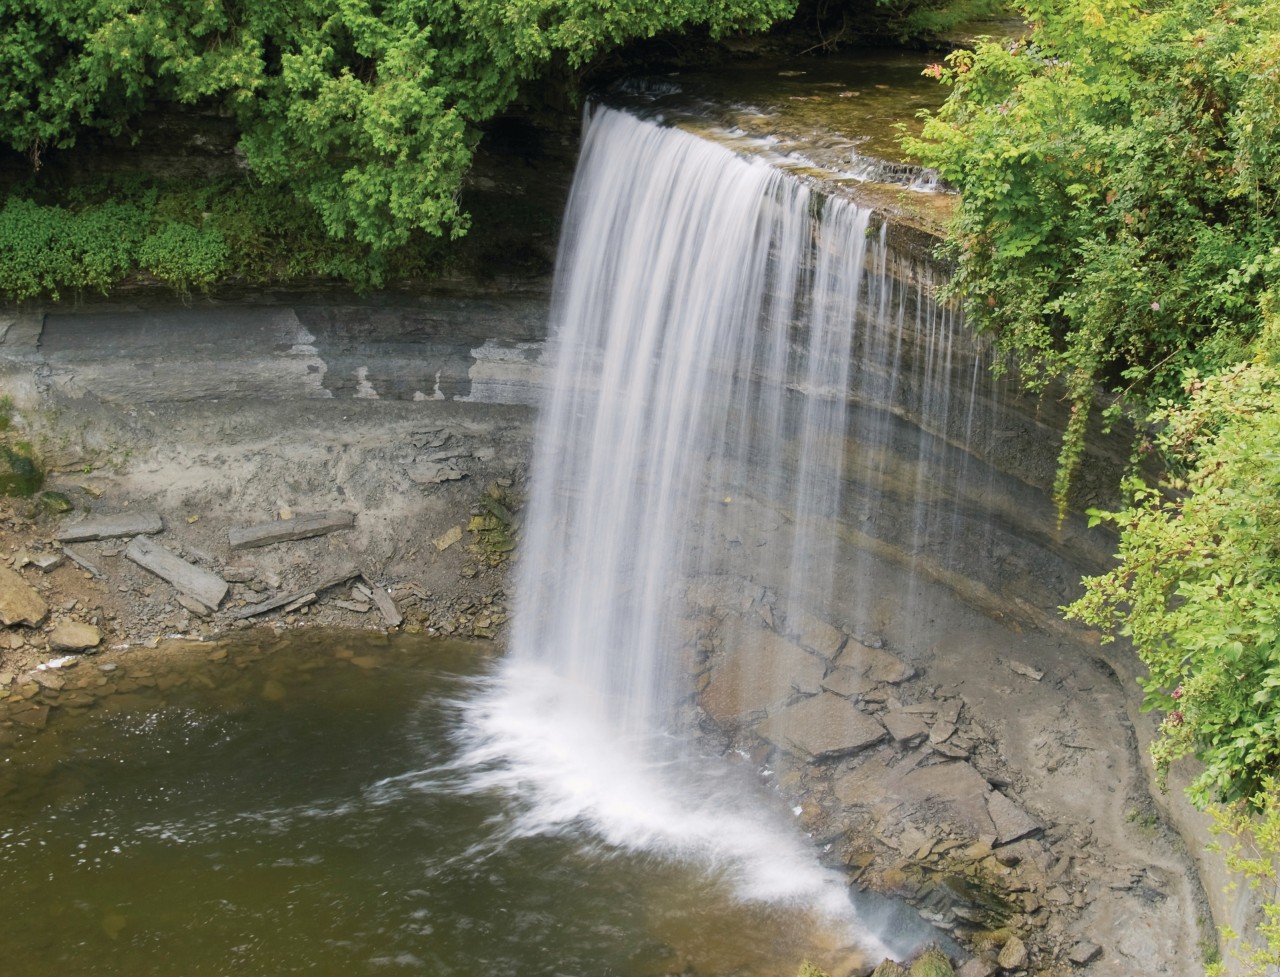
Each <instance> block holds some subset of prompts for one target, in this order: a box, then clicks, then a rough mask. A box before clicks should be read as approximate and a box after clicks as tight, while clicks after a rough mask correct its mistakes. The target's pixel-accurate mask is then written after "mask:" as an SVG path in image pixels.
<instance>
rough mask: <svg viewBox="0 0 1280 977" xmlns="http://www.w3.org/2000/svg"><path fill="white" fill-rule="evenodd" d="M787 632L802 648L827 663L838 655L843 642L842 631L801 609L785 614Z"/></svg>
mask: <svg viewBox="0 0 1280 977" xmlns="http://www.w3.org/2000/svg"><path fill="white" fill-rule="evenodd" d="M787 631H788V633H789V634H790V635H791V636H792V637H794V638H795V639H796V641H798V642H799V643H800V644H801V645H802V646H803V647H805V648H808V649H809V650H810V651H812V652H813V653H814V654H816V655H821V656H822V657H823V658H825V659H826V660H827V661H830V660H831V659H833V658H835V656H836V655H837V654H839V652H840V649H841V648H842V647H843V646H844V642H845V634H844V632H843V631H841V630H840V629H839V628H837V627H835V626H834V625H832V624H829V623H827V622H826V621H824V620H822V618H820V617H818V616H817V615H815V614H811V613H810V612H809V611H806V610H802V609H798V610H794V611H791V612H789V613H788V614H787Z"/></svg>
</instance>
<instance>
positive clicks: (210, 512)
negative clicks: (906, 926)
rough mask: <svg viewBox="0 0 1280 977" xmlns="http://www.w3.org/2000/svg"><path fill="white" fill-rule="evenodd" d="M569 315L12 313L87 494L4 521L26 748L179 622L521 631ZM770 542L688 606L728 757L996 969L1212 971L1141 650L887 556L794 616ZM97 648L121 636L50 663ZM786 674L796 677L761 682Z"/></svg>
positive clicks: (369, 310) (19, 421)
mask: <svg viewBox="0 0 1280 977" xmlns="http://www.w3.org/2000/svg"><path fill="white" fill-rule="evenodd" d="M544 309H545V300H544V299H540V298H536V297H530V298H510V297H507V298H501V299H499V298H493V297H489V298H483V297H482V298H481V299H480V300H478V301H474V302H458V301H454V300H452V299H448V298H447V297H446V298H441V297H438V296H418V297H403V296H402V297H398V298H397V299H396V300H395V304H391V303H388V302H385V301H384V304H382V305H379V304H377V303H365V304H361V303H355V302H343V301H341V300H337V301H335V300H334V299H333V297H324V298H321V299H310V298H305V297H299V296H276V297H274V298H273V300H272V301H269V302H264V301H263V299H262V297H261V296H259V297H257V298H256V299H255V301H254V303H253V304H251V305H246V304H244V303H242V302H236V301H225V302H221V303H217V302H214V303H201V304H199V305H197V306H195V307H186V308H181V307H172V306H170V307H168V308H160V309H156V308H151V307H148V306H146V305H145V303H144V304H138V305H134V306H132V307H129V306H124V307H122V306H121V305H119V304H113V305H109V306H104V307H101V308H97V309H94V308H89V309H81V310H78V311H76V312H75V313H74V314H61V313H60V312H58V311H57V310H54V311H53V312H52V313H51V314H40V315H35V314H28V315H24V316H15V317H13V318H11V319H10V320H9V323H8V325H7V327H6V328H5V330H4V334H3V339H2V340H0V382H3V386H4V391H5V392H6V393H7V394H8V395H9V396H11V397H12V398H13V400H14V403H15V406H16V408H17V412H16V415H15V421H14V423H15V430H14V436H15V437H21V438H23V439H26V440H29V441H31V442H33V443H34V444H35V445H36V447H37V448H38V454H39V455H40V456H41V458H42V459H43V461H44V464H45V465H46V466H47V468H48V478H47V488H49V489H51V490H54V491H56V492H57V493H59V497H60V498H61V499H63V500H65V503H66V505H68V506H69V507H70V509H69V511H65V512H62V511H57V510H58V509H61V508H63V507H64V506H63V505H62V504H58V505H45V504H42V503H41V502H40V501H39V499H38V498H37V499H33V500H30V501H12V502H6V503H5V504H4V508H3V511H2V512H0V564H5V566H4V568H3V569H4V572H3V573H0V577H2V578H3V581H0V588H3V589H4V590H5V591H6V592H7V593H9V594H10V595H13V596H11V597H9V598H3V599H0V604H2V605H3V607H4V608H5V610H4V614H6V615H8V616H6V617H5V618H4V620H5V621H6V627H5V629H4V631H3V633H2V634H0V637H2V638H3V640H2V641H0V680H3V681H2V682H0V693H2V695H3V702H0V709H3V710H4V715H3V718H0V726H2V727H3V735H4V736H5V737H13V736H20V735H31V734H32V730H33V729H38V728H39V727H41V726H44V725H47V724H50V723H53V724H56V723H57V721H58V715H59V710H67V709H83V708H91V707H92V704H93V702H94V701H95V698H96V697H97V696H98V694H99V693H98V692H97V691H95V690H100V689H101V688H103V687H104V682H105V686H109V687H111V688H113V689H115V690H117V691H118V684H119V683H116V682H113V681H111V673H110V672H104V671H102V669H101V668H100V667H99V666H103V667H106V666H115V667H116V668H123V669H125V670H126V673H127V672H128V671H129V670H130V669H131V668H132V665H131V661H134V659H132V658H131V656H135V655H139V656H140V655H144V654H146V655H148V656H149V654H150V653H146V652H144V651H143V650H141V649H144V648H145V647H146V646H148V645H156V644H158V643H160V642H162V641H164V640H165V639H167V638H169V637H173V636H177V637H181V638H186V639H193V640H197V641H203V640H206V639H209V638H212V637H215V636H217V635H222V634H229V633H234V632H237V631H240V630H245V629H252V628H269V629H291V628H313V627H324V628H343V629H361V630H366V631H368V632H371V633H377V632H381V631H384V630H386V629H388V628H400V629H404V630H410V631H421V632H423V633H427V634H441V635H460V636H477V637H481V638H489V639H492V640H495V641H496V642H497V643H498V645H501V643H502V640H503V638H504V630H505V628H506V626H507V625H506V618H507V615H508V613H509V595H508V577H509V574H508V570H509V560H510V558H511V555H512V552H513V547H516V545H517V544H516V540H517V539H518V535H519V520H520V510H519V506H520V499H521V495H522V493H523V490H524V479H525V471H526V466H527V464H528V460H529V451H530V444H531V437H532V434H531V431H532V426H531V421H532V415H531V411H530V409H529V406H528V405H529V404H530V403H532V402H534V401H535V400H536V397H537V385H538V359H539V357H540V355H541V345H540V343H541V339H542V335H543V333H544V332H545V325H544V323H543V321H542V318H541V316H543V315H544V314H545V312H544V311H542V310H544ZM748 504H758V503H752V502H751V501H750V500H747V499H740V500H737V501H735V502H734V503H733V505H734V506H744V505H748ZM776 522H777V517H776V516H774V517H772V518H766V517H765V516H764V515H763V514H762V515H761V517H760V518H754V517H753V518H749V519H747V520H746V521H745V525H747V526H749V527H751V531H752V532H753V533H761V534H765V533H767V532H768V531H769V530H768V527H769V526H770V525H773V524H776ZM113 525H114V526H115V527H116V530H119V531H120V532H119V533H117V532H116V531H115V530H111V529H110V527H111V526H113ZM104 526H105V527H106V529H107V531H105V532H104ZM93 537H96V538H93ZM137 540H144V541H146V542H144V543H142V544H140V545H139V544H138V543H137V542H136V541H137ZM253 542H258V543H260V544H261V545H246V543H253ZM755 542H757V541H756V540H754V539H747V538H736V537H735V539H734V540H726V543H727V546H726V552H727V553H731V554H734V556H733V557H732V558H731V559H728V560H727V561H726V567H725V573H724V575H723V576H720V577H715V578H709V579H706V580H703V581H700V582H699V583H698V584H697V585H696V586H695V587H694V588H693V590H692V592H691V594H690V601H691V608H690V618H689V635H688V638H689V644H688V647H687V651H688V655H687V658H688V661H689V668H690V670H691V671H692V673H693V674H694V676H695V678H696V684H697V687H698V688H699V691H700V697H699V700H698V703H697V708H698V709H699V710H701V711H700V712H699V713H696V714H694V716H693V718H695V719H699V720H700V721H701V723H702V725H703V727H704V729H705V731H706V735H707V737H708V740H707V742H708V745H709V746H711V747H712V748H715V749H718V750H722V751H725V752H726V753H727V754H728V755H730V756H734V755H738V754H742V755H745V756H746V757H749V758H750V762H751V763H752V764H753V765H754V768H755V769H761V770H767V771H769V773H768V774H766V776H767V777H768V778H770V779H771V780H772V782H773V783H775V784H776V786H777V789H778V790H779V791H780V792H781V793H782V794H783V795H784V796H785V797H786V798H787V799H788V802H789V803H793V804H794V805H795V806H796V807H798V808H799V810H800V815H799V817H800V820H801V823H802V824H803V826H804V827H805V829H806V830H807V831H809V832H810V833H811V834H812V835H813V837H814V838H815V840H816V842H817V843H818V844H819V845H820V846H821V847H822V848H823V850H824V851H825V853H826V857H827V858H829V859H830V860H831V862H832V863H833V864H835V865H838V866H840V867H842V868H843V869H845V870H846V871H848V873H849V875H850V878H851V880H856V881H857V883H858V884H859V885H861V886H865V887H867V888H870V889H873V890H875V891H879V892H885V893H889V894H893V895H897V896H900V897H902V898H905V899H907V900H908V901H910V902H911V903H912V904H913V905H915V906H916V907H917V908H918V909H919V910H920V911H921V913H922V914H923V915H924V916H925V917H926V918H928V919H930V920H932V921H933V922H935V923H936V924H938V925H939V926H940V927H941V928H942V929H943V930H945V931H946V932H948V933H951V934H953V935H954V936H955V937H956V938H957V939H958V940H959V941H960V943H961V945H963V946H965V947H967V948H968V952H970V953H973V954H976V955H975V956H974V958H973V961H972V962H971V963H970V964H968V965H967V966H968V968H969V969H968V971H967V972H966V977H971V975H974V974H979V975H986V974H992V973H997V972H1004V973H1011V974H1019V973H1036V974H1066V973H1072V972H1076V971H1079V970H1081V969H1083V971H1084V972H1087V973H1089V974H1093V975H1107V977H1112V975H1114V977H1122V975H1124V977H1127V975H1131V974H1133V973H1144V974H1168V975H1176V977H1183V975H1186V977H1191V975H1193V974H1197V973H1198V972H1199V970H1200V956H1201V953H1202V946H1201V941H1202V940H1204V941H1205V943H1204V946H1206V947H1207V946H1211V945H1212V934H1211V931H1210V930H1208V929H1206V928H1205V927H1206V926H1207V925H1208V916H1207V911H1206V910H1205V908H1204V900H1203V894H1202V893H1201V891H1200V889H1199V886H1198V883H1197V882H1196V872H1195V867H1194V865H1193V863H1192V861H1191V859H1190V858H1189V857H1188V855H1187V853H1186V851H1185V848H1184V847H1182V845H1181V841H1180V839H1179V838H1178V837H1177V836H1176V835H1175V834H1174V833H1173V832H1171V831H1170V830H1169V829H1168V828H1166V827H1165V826H1164V823H1163V821H1162V820H1161V818H1160V816H1159V813H1158V812H1157V810H1156V808H1155V806H1154V805H1153V803H1152V799H1151V797H1150V795H1149V793H1148V789H1147V782H1146V778H1145V775H1144V773H1143V769H1142V764H1141V758H1140V757H1139V754H1138V745H1137V742H1138V739H1139V738H1140V735H1141V734H1142V732H1143V730H1142V727H1141V724H1142V723H1144V722H1147V720H1146V719H1144V718H1142V717H1138V716H1136V714H1135V713H1134V710H1133V705H1134V702H1133V698H1134V697H1133V695H1132V694H1131V692H1130V693H1126V690H1125V689H1124V688H1123V687H1122V686H1121V685H1120V684H1119V682H1118V681H1117V680H1116V678H1115V675H1116V673H1119V674H1123V675H1128V674H1129V673H1128V669H1131V667H1132V664H1131V663H1129V662H1125V661H1121V660H1119V658H1117V657H1115V656H1122V652H1118V651H1110V650H1108V651H1106V652H1105V653H1104V651H1103V650H1100V649H1098V648H1096V647H1095V646H1093V645H1091V644H1089V643H1087V642H1084V641H1080V640H1076V639H1075V638H1073V637H1072V636H1071V635H1070V634H1068V633H1066V632H1063V631H1057V630H1055V631H1048V630H1040V629H1038V628H1037V627H1036V626H1035V624H1036V622H1037V621H1038V620H1040V619H1041V618H1043V617H1044V615H1043V614H1030V613H1028V612H1027V609H1026V607H1025V606H1023V605H1024V604H1025V601H1023V602H1022V604H1020V603H1019V602H1018V601H1017V599H1016V598H1008V599H1007V600H1008V602H1007V604H1006V605H1004V610H1003V612H1002V614H1003V616H1002V617H1001V618H1000V619H999V620H993V618H992V617H991V616H990V615H989V614H983V613H979V612H978V611H976V610H974V609H973V608H972V607H971V606H970V605H968V604H965V603H964V602H962V601H961V600H959V599H958V598H957V596H956V592H955V590H954V589H951V588H948V587H946V586H943V582H944V581H942V580H941V578H939V577H938V575H936V574H935V575H933V576H932V577H931V576H930V575H929V574H927V573H918V572H914V571H913V569H912V567H913V565H914V564H913V561H914V563H920V562H921V557H919V556H918V555H907V554H902V553H900V554H898V556H897V557H896V558H895V559H891V558H889V556H890V554H889V552H888V548H887V547H885V546H883V545H882V546H881V547H879V548H878V549H877V550H876V551H875V553H874V554H863V555H862V556H860V557H859V558H858V559H857V560H851V561H847V562H846V563H845V564H843V565H845V566H846V567H848V568H850V569H847V570H846V571H845V572H846V574H850V575H851V576H850V577H849V579H842V580H840V581H836V589H835V593H837V594H844V595H850V596H847V597H842V598H840V599H838V600H837V601H835V602H834V603H830V604H819V605H816V606H814V607H813V608H812V610H811V611H810V612H808V613H807V614H805V615H799V614H797V613H795V612H792V617H791V618H790V619H787V618H786V617H785V613H786V612H785V611H783V610H782V608H783V607H784V606H794V605H791V604H790V603H787V604H784V603H782V602H779V600H778V599H777V595H776V594H774V593H773V592H772V591H770V590H769V589H768V587H767V586H765V585H764V584H762V583H756V582H753V580H752V575H751V558H750V554H751V553H752V552H754V551H755V549H754V545H753V544H754V543H755ZM1010 545H1012V544H1010ZM855 548H856V546H855ZM973 556H974V559H976V560H978V561H979V562H987V563H991V562H992V561H995V563H994V564H992V565H1002V564H1001V561H1004V563H1010V564H1011V565H1012V561H1015V560H1017V559H1018V553H1017V552H1016V551H1012V552H1011V551H1009V550H1008V549H1007V548H1006V549H993V550H992V551H991V552H990V553H987V552H985V551H983V552H981V553H977V552H975V553H974V554H973ZM1045 559H1047V557H1046V558H1045ZM148 567H149V568H148ZM157 570H160V571H161V573H159V574H157V572H155V571H157ZM853 595H856V600H855V599H853ZM997 597H998V595H995V593H994V592H992V595H991V599H993V600H994V599H996V598H997ZM375 598H380V600H379V599H375ZM1050 600H1052V598H1050ZM380 605H381V606H380ZM24 608H25V609H24ZM985 610H987V611H988V612H989V611H991V607H985ZM397 618H398V619H399V620H397ZM69 625H76V626H78V627H77V628H76V630H77V631H78V632H79V636H78V637H77V638H76V639H75V642H68V641H67V640H65V636H66V634H67V633H68V626H69ZM76 642H78V643H79V650H83V651H86V652H90V653H92V652H96V653H97V657H72V659H71V660H72V661H81V662H82V663H83V664H81V665H73V666H71V668H70V670H67V669H66V666H65V663H64V665H63V666H62V667H50V666H49V664H48V663H49V662H50V661H57V660H58V659H65V658H66V657H67V656H68V654H69V653H70V652H72V651H73V650H75V649H76V648H77V644H76ZM84 646H87V647H84ZM138 660H140V659H138ZM148 660H150V659H149V657H148ZM42 664H43V665H45V667H43V668H42V667H40V666H41V665H42ZM138 670H139V671H140V672H141V673H144V674H141V675H140V677H138V679H137V680H139V681H144V682H145V681H149V680H155V681H158V679H156V678H155V676H156V670H155V667H154V666H153V665H142V666H140V667H139V669H138ZM771 673H772V674H776V675H783V676H785V678H786V681H785V682H783V683H782V684H781V685H780V686H777V685H773V684H772V683H765V682H758V681H756V678H758V677H763V676H767V675H770V674H771ZM133 680H134V679H129V681H133ZM773 688H782V689H783V690H784V694H783V695H781V696H779V697H775V696H774V695H773V694H772V693H771V692H766V691H765V690H766V689H773ZM691 705H692V704H691ZM1015 941H1016V942H1015ZM1019 947H1021V948H1022V950H1021V951H1020V950H1019V949H1018V948H1019ZM1095 948H1096V949H1095ZM1024 952H1025V956H1024ZM982 968H985V969H982Z"/></svg>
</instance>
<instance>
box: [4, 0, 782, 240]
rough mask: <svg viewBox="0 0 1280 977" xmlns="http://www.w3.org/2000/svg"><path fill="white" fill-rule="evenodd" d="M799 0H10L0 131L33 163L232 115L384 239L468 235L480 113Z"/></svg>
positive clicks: (349, 232)
mask: <svg viewBox="0 0 1280 977" xmlns="http://www.w3.org/2000/svg"><path fill="white" fill-rule="evenodd" d="M792 8H793V0H733V2H730V3H725V2H723V0H669V2H663V3H656V4H655V3H644V2H638V0H621V2H618V0H275V2H264V0H0V91H3V92H4V93H5V94H4V96H3V98H2V99H0V130H2V131H3V133H4V138H5V140H6V141H7V142H8V144H9V145H10V146H11V147H12V148H13V149H15V150H17V151H19V152H21V153H23V154H25V155H26V156H27V157H28V158H29V159H30V160H31V162H32V164H33V166H38V165H39V164H40V162H41V159H42V157H43V156H44V155H45V154H46V153H47V152H48V151H49V150H50V149H53V148H60V147H61V148H65V147H68V146H71V145H73V144H74V143H75V141H76V139H77V138H79V137H80V136H81V135H82V134H83V132H84V131H85V130H88V129H95V130H102V131H106V132H110V133H113V134H119V133H122V132H128V131H130V129H131V127H135V126H137V125H138V124H139V119H140V116H141V113H142V111H143V109H144V108H146V107H147V106H148V105H149V104H154V103H156V102H163V103H170V104H177V105H194V104H197V103H201V104H206V105H209V104H212V105H215V106H216V107H217V108H218V109H219V110H221V111H224V112H227V113H230V114H232V115H233V116H234V117H235V119H236V120H237V122H238V124H239V126H240V130H241V132H242V134H243V135H242V148H243V151H244V153H245V156H246V159H247V162H248V164H249V167H250V168H251V170H252V171H253V173H254V175H255V176H256V177H257V179H259V180H261V181H263V182H265V183H268V184H278V185H284V186H288V187H289V188H290V189H291V191H292V192H293V193H295V194H297V195H298V196H300V197H302V198H303V199H304V200H306V201H307V202H308V203H310V204H311V205H312V206H313V207H315V208H316V210H317V211H318V213H319V214H320V216H321V218H322V219H323V222H324V226H325V228H326V229H327V230H328V231H329V233H330V234H332V235H333V236H335V237H338V238H345V237H351V238H353V239H355V240H357V241H360V242H363V243H365V244H368V245H370V246H372V247H373V248H375V249H379V248H388V247H394V246H396V245H398V244H401V243H403V242H404V241H405V240H407V239H408V237H409V235H411V234H413V233H414V232H416V231H424V232H426V233H428V234H432V235H441V234H453V235H456V234H459V233H462V232H463V231H464V230H465V229H466V225H467V219H466V215H465V214H464V213H463V212H462V210H461V209H460V207H459V205H458V199H457V198H458V190H459V187H460V185H461V181H462V177H463V175H464V174H465V173H466V171H467V168H468V166H469V164H470V162H471V158H472V153H473V150H474V149H475V146H476V143H477V140H478V138H479V130H478V128H477V127H478V125H479V124H480V123H481V122H483V121H484V120H486V119H488V118H491V117H492V116H493V115H494V114H496V113H497V112H500V111H501V110H502V109H504V108H505V107H506V106H507V105H508V104H509V103H510V102H511V101H512V100H513V99H514V98H515V96H516V94H517V91H518V86H519V85H520V83H521V82H522V81H524V80H526V79H528V78H530V77H531V76H533V75H534V74H535V73H537V72H538V71H540V70H543V69H544V68H545V66H546V65H547V64H548V63H549V62H551V61H552V60H553V59H561V60H562V61H563V62H564V63H566V64H567V65H569V66H578V65H582V64H583V63H585V62H586V61H588V60H589V59H590V58H592V57H593V56H595V55H596V54H598V53H599V52H601V51H602V50H604V49H606V48H608V47H610V46H612V45H617V44H621V43H623V42H625V41H628V40H631V39H634V38H641V37H648V36H652V35H653V34H655V33H657V32H659V31H665V30H673V29H679V28H684V27H688V26H691V25H695V24H697V25H705V26H706V27H707V28H708V29H709V30H710V31H711V33H712V34H713V35H718V34H722V33H724V32H726V31H732V30H738V29H760V28H764V27H767V26H769V25H770V24H771V23H772V22H773V21H774V20H776V19H777V18H779V17H782V16H785V15H786V14H788V13H790V12H791V10H792Z"/></svg>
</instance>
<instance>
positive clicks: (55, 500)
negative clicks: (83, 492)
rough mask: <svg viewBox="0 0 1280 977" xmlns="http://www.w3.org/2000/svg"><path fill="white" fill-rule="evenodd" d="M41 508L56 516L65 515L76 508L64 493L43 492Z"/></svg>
mask: <svg viewBox="0 0 1280 977" xmlns="http://www.w3.org/2000/svg"><path fill="white" fill-rule="evenodd" d="M40 508H42V509H44V511H45V512H50V513H53V514H54V515H63V514H65V513H68V512H70V511H71V510H72V509H74V508H75V506H74V505H72V504H71V500H70V499H69V498H67V497H66V495H64V494H63V493H62V492H41V493H40Z"/></svg>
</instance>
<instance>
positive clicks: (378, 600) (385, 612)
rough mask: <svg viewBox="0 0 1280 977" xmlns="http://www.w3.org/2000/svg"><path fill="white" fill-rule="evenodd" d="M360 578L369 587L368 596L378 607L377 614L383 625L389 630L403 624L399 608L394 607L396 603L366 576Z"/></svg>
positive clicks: (402, 616)
mask: <svg viewBox="0 0 1280 977" xmlns="http://www.w3.org/2000/svg"><path fill="white" fill-rule="evenodd" d="M361 577H362V578H363V579H364V582H365V583H366V584H368V585H369V591H370V596H371V597H372V598H373V602H374V604H376V605H377V607H378V613H379V614H381V615H382V621H383V623H384V624H386V626H387V627H389V628H398V627H400V625H401V624H403V623H404V615H402V614H401V613H400V608H398V607H396V602H395V601H394V600H392V599H391V595H390V594H388V593H387V592H386V591H385V590H384V589H383V588H382V587H379V586H378V585H377V584H376V583H374V582H373V581H372V580H370V579H369V575H368V574H363V573H362V574H361Z"/></svg>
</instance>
